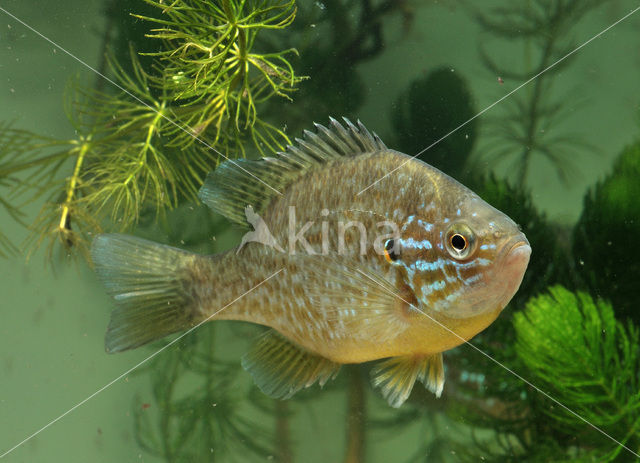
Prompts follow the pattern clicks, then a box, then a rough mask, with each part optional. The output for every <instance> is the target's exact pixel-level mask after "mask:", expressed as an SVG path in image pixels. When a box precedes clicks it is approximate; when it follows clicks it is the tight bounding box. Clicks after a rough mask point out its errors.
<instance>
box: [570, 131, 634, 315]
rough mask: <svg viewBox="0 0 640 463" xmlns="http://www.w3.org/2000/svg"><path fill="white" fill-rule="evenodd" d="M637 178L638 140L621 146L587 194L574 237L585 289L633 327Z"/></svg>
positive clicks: (576, 258) (576, 259)
mask: <svg viewBox="0 0 640 463" xmlns="http://www.w3.org/2000/svg"><path fill="white" fill-rule="evenodd" d="M639 178H640V142H637V143H635V144H633V145H630V146H627V147H626V148H625V149H623V150H622V152H621V153H620V155H619V156H618V158H617V159H616V161H615V163H614V165H613V169H612V171H611V173H610V174H609V175H608V176H607V177H606V178H605V179H603V180H601V181H600V182H598V183H597V184H596V185H595V186H594V187H593V188H591V189H590V190H589V191H588V192H587V194H586V195H585V197H584V207H583V210H582V215H581V216H580V219H579V220H578V223H577V224H576V226H575V229H574V236H573V254H574V256H575V257H574V259H575V265H576V269H577V271H578V272H579V274H580V275H581V276H582V278H583V280H584V283H585V285H586V287H587V288H589V290H590V291H591V293H592V294H597V295H598V296H600V297H603V298H605V299H609V300H611V301H612V303H613V307H614V309H615V311H616V314H617V315H618V316H619V317H629V318H630V319H632V320H633V321H634V322H635V323H636V324H637V325H638V324H640V314H639V313H638V309H637V301H638V299H639V297H640V291H639V290H638V282H637V276H638V274H640V250H639V249H638V247H637V246H634V245H630V242H629V239H630V238H631V237H635V236H639V235H640V203H639V202H638V198H639V197H640V182H639V181H638V179H639Z"/></svg>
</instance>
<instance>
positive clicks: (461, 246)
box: [451, 233, 467, 252]
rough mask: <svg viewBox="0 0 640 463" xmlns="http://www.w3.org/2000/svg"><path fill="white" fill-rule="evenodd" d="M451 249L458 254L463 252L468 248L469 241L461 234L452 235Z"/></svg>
mask: <svg viewBox="0 0 640 463" xmlns="http://www.w3.org/2000/svg"><path fill="white" fill-rule="evenodd" d="M451 247H452V248H453V249H455V250H456V251H458V252H462V251H464V250H465V249H466V248H467V239H466V238H465V237H464V236H462V235H461V234H460V233H456V234H455V235H451Z"/></svg>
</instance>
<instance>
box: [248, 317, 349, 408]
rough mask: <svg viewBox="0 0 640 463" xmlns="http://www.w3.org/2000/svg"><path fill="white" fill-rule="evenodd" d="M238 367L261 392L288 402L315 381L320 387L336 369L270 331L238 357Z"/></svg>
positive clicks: (331, 364)
mask: <svg viewBox="0 0 640 463" xmlns="http://www.w3.org/2000/svg"><path fill="white" fill-rule="evenodd" d="M242 367H243V368H244V369H245V370H247V371H248V372H249V373H250V374H251V376H253V380H254V381H255V383H256V385H257V386H258V387H259V388H260V390H261V391H262V392H264V393H265V394H266V395H268V396H270V397H273V398H276V399H288V398H290V397H291V396H293V395H294V394H295V393H296V392H298V391H299V390H301V389H304V388H307V387H309V386H312V385H313V384H315V383H316V382H317V383H319V384H320V386H324V385H325V384H326V382H327V381H329V380H330V379H333V378H335V377H336V375H337V374H338V371H339V370H340V364H338V363H335V362H332V361H331V360H329V359H327V358H325V357H322V356H320V355H317V354H313V353H311V352H309V351H307V350H305V349H303V348H302V347H300V346H298V345H296V344H294V343H293V342H291V341H289V340H288V339H286V338H285V337H284V336H282V335H281V334H279V333H278V332H277V331H275V330H272V329H271V330H269V331H267V332H266V333H265V334H263V335H262V336H260V337H259V338H258V339H257V340H256V342H255V343H254V345H253V346H252V347H251V349H250V350H249V352H247V353H246V354H245V355H244V356H243V357H242Z"/></svg>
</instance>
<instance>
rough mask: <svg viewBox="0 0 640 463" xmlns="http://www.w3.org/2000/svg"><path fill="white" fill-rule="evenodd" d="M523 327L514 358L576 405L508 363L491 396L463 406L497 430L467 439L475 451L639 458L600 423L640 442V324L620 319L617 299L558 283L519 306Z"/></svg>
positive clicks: (511, 456) (477, 422)
mask: <svg viewBox="0 0 640 463" xmlns="http://www.w3.org/2000/svg"><path fill="white" fill-rule="evenodd" d="M513 329H514V330H515V334H516V340H515V344H514V346H513V352H514V353H515V358H514V359H512V360H511V359H510V360H508V361H507V362H508V365H509V367H510V368H512V369H513V370H514V371H516V372H518V374H520V375H521V376H523V377H525V378H526V379H527V380H528V381H530V382H531V383H532V384H535V385H536V386H537V387H539V388H540V389H541V390H543V391H544V392H545V393H547V394H548V395H549V396H550V397H553V398H554V399H556V400H557V401H558V402H560V403H561V404H563V405H564V406H565V407H566V408H565V407H562V406H560V405H558V404H557V403H555V402H552V401H551V400H550V399H548V398H547V397H545V396H544V395H542V394H541V393H540V392H539V391H535V390H532V389H531V388H528V387H527V386H526V385H525V384H524V383H523V382H522V381H521V380H520V379H518V378H516V377H514V376H513V375H511V374H507V373H506V372H504V373H505V374H504V375H503V378H501V386H500V387H498V388H496V387H495V383H494V382H487V383H486V384H485V387H487V389H489V390H491V392H490V394H489V395H484V397H485V400H483V401H481V402H479V401H477V395H475V394H474V395H470V396H468V402H467V405H466V406H465V405H464V402H463V403H462V404H457V405H455V406H454V407H453V409H454V410H455V409H459V410H461V411H462V412H463V413H465V416H466V417H468V418H469V419H471V422H472V423H473V424H474V426H476V427H477V428H483V427H485V428H490V429H493V430H494V431H495V432H496V433H497V437H496V439H494V440H493V441H490V442H481V441H479V440H478V441H476V445H475V446H473V447H468V446H467V447H466V448H462V447H460V448H459V449H458V450H459V451H460V452H461V454H462V455H465V456H466V459H465V461H477V458H478V457H479V456H482V457H483V458H484V461H514V462H515V461H527V462H542V461H559V462H560V461H585V462H586V461H593V462H595V461H597V462H608V461H629V459H630V456H631V454H630V453H629V451H628V450H626V449H625V448H623V447H622V446H620V445H618V444H617V443H616V442H614V441H613V440H611V439H610V438H608V437H607V436H605V435H604V434H602V433H601V432H600V431H598V430H596V429H595V428H594V427H593V426H596V427H598V428H600V429H601V430H603V431H604V432H606V433H607V434H609V435H610V436H612V437H613V438H614V439H617V440H618V441H619V442H621V443H622V444H623V445H625V446H627V447H628V448H629V449H631V450H632V451H634V452H638V450H640V377H639V376H638V371H640V370H639V368H640V353H639V352H638V349H637V345H638V342H640V338H639V336H640V332H639V331H638V328H637V327H636V326H634V325H632V324H624V323H622V322H620V321H618V320H616V318H615V316H614V310H613V308H612V306H611V304H610V303H609V302H606V301H602V300H598V301H596V300H594V299H593V298H592V297H591V296H590V295H589V294H587V293H585V292H581V291H578V292H572V291H569V290H567V289H565V288H564V287H562V286H559V285H558V286H552V287H550V288H549V289H548V291H546V292H545V293H543V294H541V295H539V296H536V297H533V298H531V300H530V301H528V302H527V304H526V309H525V310H523V311H521V312H517V313H515V314H514V318H513ZM502 357H503V355H501V358H500V360H501V361H504V360H503V358H502ZM472 361H473V360H472ZM492 384H493V385H492ZM488 397H492V400H490V401H489V400H486V398H488ZM569 410H571V411H572V412H575V413H572V412H570V411H569ZM576 414H577V415H579V416H580V417H578V416H577V415H576ZM585 420H586V421H585Z"/></svg>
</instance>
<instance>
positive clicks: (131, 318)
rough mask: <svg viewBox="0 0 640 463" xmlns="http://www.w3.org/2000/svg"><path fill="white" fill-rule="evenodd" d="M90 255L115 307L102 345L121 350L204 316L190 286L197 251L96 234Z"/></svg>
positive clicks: (186, 326) (188, 324)
mask: <svg viewBox="0 0 640 463" xmlns="http://www.w3.org/2000/svg"><path fill="white" fill-rule="evenodd" d="M91 257H92V260H93V263H94V265H95V270H96V273H97V274H98V277H99V279H100V280H101V281H102V282H103V284H104V285H105V287H106V289H107V292H108V293H109V295H111V296H112V297H113V299H114V300H115V302H116V305H117V307H116V308H115V309H114V310H113V312H112V313H111V321H110V322H109V328H108V329H107V334H106V335H105V350H106V351H107V352H109V353H113V352H120V351H124V350H127V349H133V348H134V347H138V346H141V345H143V344H146V343H148V342H151V341H155V340H158V339H160V338H163V337H164V336H167V335H169V334H172V333H175V332H177V331H182V330H185V329H187V328H189V327H191V326H194V325H195V324H196V323H197V322H198V321H200V320H201V319H202V317H201V316H200V315H198V310H196V309H197V301H196V299H195V297H194V295H193V291H192V290H190V288H191V282H192V280H193V276H192V275H193V272H190V271H189V269H193V268H194V266H193V263H194V261H195V260H197V259H202V257H201V256H198V255H196V254H192V253H189V252H186V251H183V250H181V249H176V248H172V247H169V246H165V245H162V244H157V243H153V242H151V241H147V240H143V239H140V238H135V237H131V236H126V235H118V234H106V235H99V236H97V237H96V238H95V239H94V241H93V243H92V245H91Z"/></svg>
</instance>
